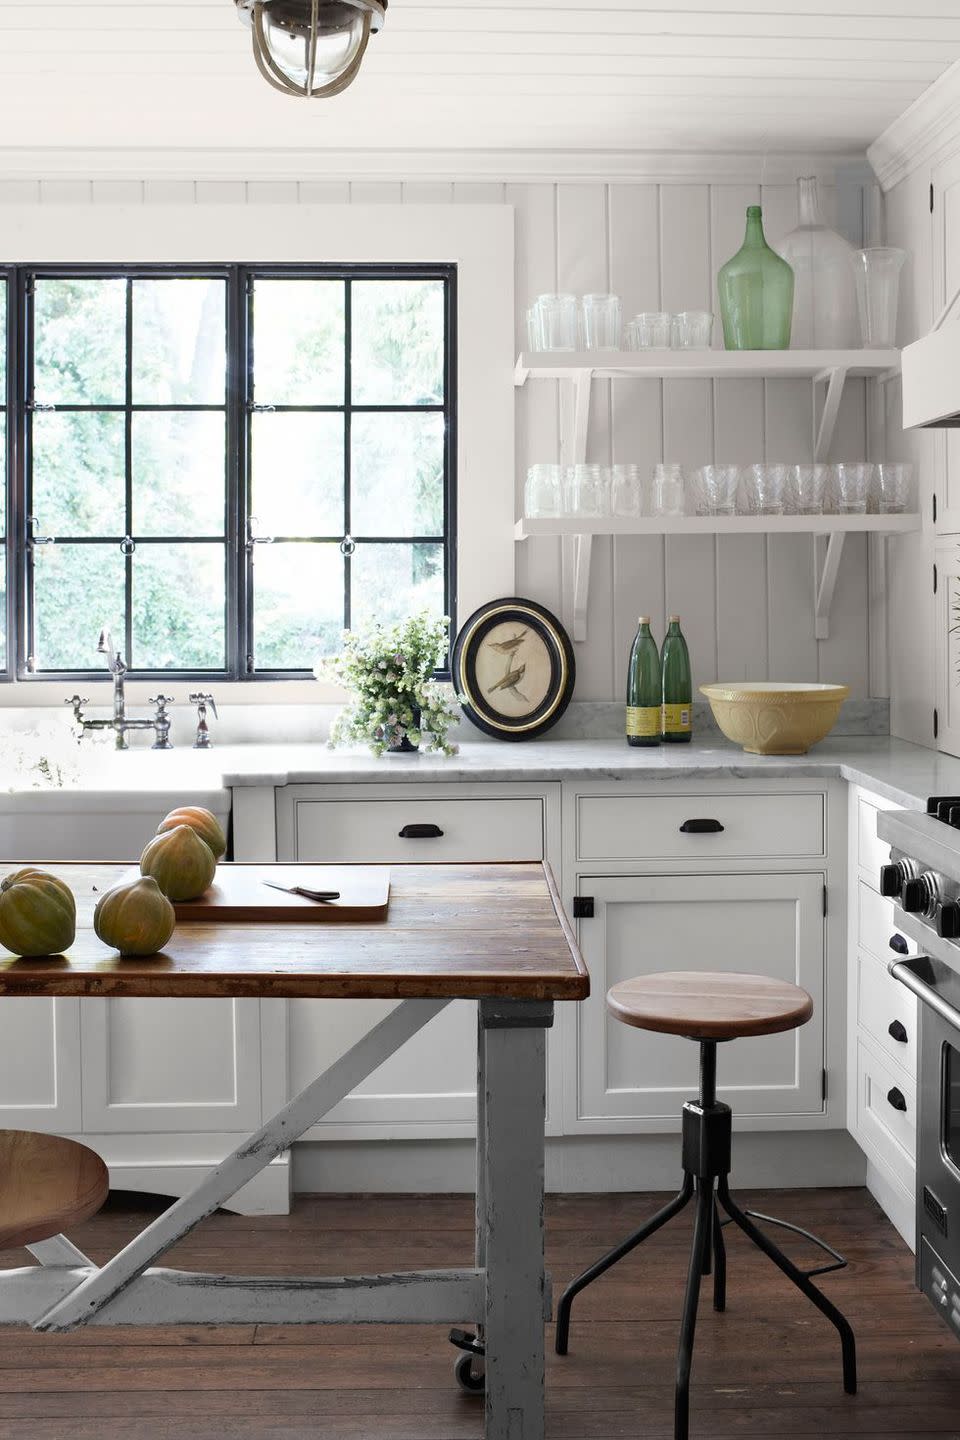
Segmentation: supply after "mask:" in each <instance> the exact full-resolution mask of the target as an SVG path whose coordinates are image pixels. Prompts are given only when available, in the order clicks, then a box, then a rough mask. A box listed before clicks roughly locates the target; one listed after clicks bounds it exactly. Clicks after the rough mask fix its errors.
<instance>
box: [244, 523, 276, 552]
mask: <svg viewBox="0 0 960 1440" xmlns="http://www.w3.org/2000/svg"><path fill="white" fill-rule="evenodd" d="M259 524H260V521H259V520H258V519H257V517H256V515H251V516H250V518H249V519H248V520H247V545H246V550H247V554H248V555H252V554H253V547H254V545H272V544H273V536H272V535H258V534H257V533H256V527H257V526H258V525H259Z"/></svg>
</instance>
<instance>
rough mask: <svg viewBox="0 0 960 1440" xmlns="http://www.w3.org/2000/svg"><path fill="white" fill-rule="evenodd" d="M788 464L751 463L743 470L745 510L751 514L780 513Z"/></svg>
mask: <svg viewBox="0 0 960 1440" xmlns="http://www.w3.org/2000/svg"><path fill="white" fill-rule="evenodd" d="M789 469H790V467H789V465H781V464H778V463H777V462H771V463H769V464H763V465H751V466H749V468H748V469H747V470H746V471H745V472H744V480H745V482H746V499H747V510H748V513H749V514H751V515H782V514H783V504H784V496H785V494H786V489H787V472H788V470H789Z"/></svg>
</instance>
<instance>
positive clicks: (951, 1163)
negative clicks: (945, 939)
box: [890, 955, 960, 1336]
mask: <svg viewBox="0 0 960 1440" xmlns="http://www.w3.org/2000/svg"><path fill="white" fill-rule="evenodd" d="M890 973H891V974H892V975H894V976H895V977H896V979H898V980H899V981H901V983H902V984H904V985H906V986H907V987H908V989H910V990H912V991H913V992H914V994H915V995H917V997H918V998H919V999H920V1001H921V1002H922V1003H921V1006H920V1074H919V1094H918V1102H917V1283H918V1285H919V1286H920V1289H921V1290H923V1292H924V1293H925V1294H926V1295H927V1296H929V1298H930V1299H931V1300H932V1302H933V1304H934V1305H935V1307H936V1309H937V1310H938V1311H939V1312H940V1314H941V1315H942V1317H943V1319H944V1320H945V1321H946V1322H947V1324H948V1325H949V1326H950V1328H951V1329H952V1330H953V1331H954V1332H955V1334H957V1335H958V1336H960V973H958V972H957V971H956V970H954V969H953V967H952V966H950V965H947V964H945V963H944V962H943V961H941V960H937V959H935V958H934V957H932V956H930V955H918V956H916V957H915V958H913V959H910V960H902V961H898V962H897V963H895V964H893V965H891V967H890Z"/></svg>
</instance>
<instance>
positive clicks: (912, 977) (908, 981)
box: [887, 956, 960, 1030]
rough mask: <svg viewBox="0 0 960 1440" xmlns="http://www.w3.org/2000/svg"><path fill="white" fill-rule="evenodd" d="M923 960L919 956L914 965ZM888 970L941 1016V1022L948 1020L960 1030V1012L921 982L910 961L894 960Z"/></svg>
mask: <svg viewBox="0 0 960 1440" xmlns="http://www.w3.org/2000/svg"><path fill="white" fill-rule="evenodd" d="M923 958H924V957H923V956H917V957H915V960H914V962H913V963H916V960H917V959H923ZM887 969H888V970H889V971H890V974H891V975H892V976H893V978H894V980H899V981H900V984H901V985H906V987H907V989H908V990H912V991H913V993H914V995H916V997H917V999H918V1000H922V1001H923V1003H924V1005H929V1006H930V1009H931V1010H934V1011H935V1012H936V1013H937V1014H938V1015H939V1016H940V1019H941V1020H946V1022H947V1024H948V1025H950V1026H952V1028H953V1029H954V1030H960V1010H955V1009H954V1007H953V1006H952V1005H948V1003H947V1001H946V1000H944V998H943V996H942V995H940V994H938V993H937V991H936V990H934V989H933V988H932V986H930V985H927V984H926V982H925V981H923V980H921V979H920V977H919V975H917V974H916V972H915V971H914V970H913V969H912V968H911V962H910V961H908V960H893V961H891V963H890V964H889V965H888V966H887Z"/></svg>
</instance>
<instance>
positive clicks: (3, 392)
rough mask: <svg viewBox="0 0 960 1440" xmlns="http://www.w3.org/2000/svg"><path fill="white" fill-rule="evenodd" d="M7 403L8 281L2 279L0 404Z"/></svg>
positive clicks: (0, 301) (0, 284)
mask: <svg viewBox="0 0 960 1440" xmlns="http://www.w3.org/2000/svg"><path fill="white" fill-rule="evenodd" d="M6 403H7V282H6V280H0V405H6Z"/></svg>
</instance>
